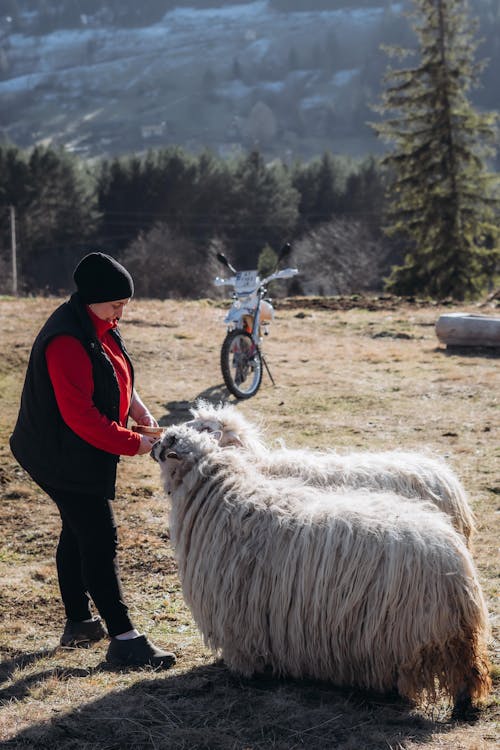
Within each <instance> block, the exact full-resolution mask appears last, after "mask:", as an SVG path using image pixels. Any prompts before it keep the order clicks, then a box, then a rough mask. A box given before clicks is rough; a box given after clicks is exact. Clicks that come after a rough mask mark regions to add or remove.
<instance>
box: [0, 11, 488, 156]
mask: <svg viewBox="0 0 500 750" xmlns="http://www.w3.org/2000/svg"><path fill="white" fill-rule="evenodd" d="M474 1H475V3H476V4H477V3H478V2H479V0H474ZM214 3H215V7H212V4H211V3H210V2H208V1H204V0H197V2H196V0H195V1H194V2H192V3H191V4H190V5H186V4H182V3H173V2H167V1H166V0H165V1H164V2H163V3H162V2H161V0H156V2H155V3H152V4H150V5H151V8H150V9H149V10H150V12H149V14H146V13H145V12H144V11H143V12H142V14H141V13H140V12H139V11H138V10H137V9H136V10H135V11H133V10H132V9H133V8H136V5H137V4H136V3H134V4H133V5H132V4H131V3H129V2H125V3H121V4H115V3H111V4H109V7H108V6H107V9H106V12H105V11H103V10H102V9H101V10H100V11H99V12H97V11H95V12H93V13H88V14H87V13H82V12H80V13H77V14H76V15H75V11H74V8H73V13H72V14H69V13H68V12H66V14H63V13H62V9H64V8H65V6H66V7H67V6H68V4H67V3H66V4H65V3H61V2H55V0H52V2H48V3H45V4H44V6H43V8H44V9H45V10H40V5H39V4H36V3H30V2H29V0H24V2H23V0H10V5H12V6H13V7H14V6H15V7H17V9H18V11H17V14H16V15H15V16H14V15H10V16H7V15H4V16H2V17H0V103H1V106H0V134H1V136H2V137H3V139H6V140H9V141H11V142H13V143H16V144H17V145H20V146H31V145H33V144H34V143H40V142H45V143H52V144H53V145H62V146H65V147H66V148H68V149H70V150H73V151H75V152H78V153H80V154H82V155H84V156H103V155H115V154H120V153H128V152H132V151H135V152H138V151H144V150H146V149H148V148H150V147H158V146H165V145H168V144H179V145H181V146H183V147H185V148H186V149H188V150H190V151H195V152H196V151H200V150H201V149H202V148H204V147H209V148H211V149H212V150H214V151H215V152H216V153H218V154H220V155H222V156H226V155H229V154H232V153H238V152H240V151H241V150H246V149H248V148H250V147H253V146H258V147H259V148H260V149H261V150H262V151H263V152H264V153H265V154H266V156H267V157H268V158H271V157H276V156H277V157H281V158H283V159H285V160H289V159H291V158H293V157H297V156H298V157H303V158H309V157H312V156H315V155H317V154H318V153H321V152H323V151H324V150H326V149H331V150H332V151H334V152H336V153H344V154H350V155H353V156H359V155H364V154H367V153H374V152H377V151H378V150H379V149H380V144H379V142H378V141H377V139H376V138H375V136H374V134H373V132H372V130H371V129H370V128H369V126H368V125H367V121H368V120H370V119H373V117H374V114H373V112H372V110H371V109H370V105H371V104H373V103H375V102H376V101H377V97H378V93H379V90H380V81H381V77H382V75H383V72H384V69H385V67H386V64H387V58H386V56H385V55H384V54H383V53H381V51H380V49H379V47H380V44H381V43H382V42H383V43H394V42H398V43H402V44H411V43H412V40H413V37H412V35H411V33H410V32H409V28H408V22H407V20H406V19H405V18H404V17H403V15H402V14H403V11H404V9H405V7H406V6H407V3H408V0H403V2H399V3H391V2H384V0H379V2H378V3H377V0H370V1H369V0H344V2H340V1H337V0H335V2H333V0H332V2H331V3H325V2H315V3H311V4H305V3H301V2H298V0H281V2H280V1H279V0H275V1H274V2H273V0H254V1H253V2H241V1H240V2H232V3H231V2H226V3H219V4H218V5H217V3H216V0H214ZM8 5H9V3H8ZM77 5H78V4H77ZM93 5H96V4H95V3H91V2H83V0H82V2H81V3H80V5H78V7H80V8H86V7H89V9H90V8H92V7H93ZM97 5H100V4H97ZM193 5H198V6H199V7H192V6H193ZM490 5H491V4H490V0H484V2H482V4H481V5H480V6H478V7H479V8H480V9H481V21H482V29H481V31H484V30H486V35H487V36H488V35H489V34H490V33H491V34H493V33H494V29H495V23H500V19H499V18H496V17H495V16H494V15H492V14H493V11H491V13H490V11H489V10H488V9H489V7H490ZM72 7H73V6H72ZM304 7H308V8H310V9H309V10H301V11H298V10H292V9H293V8H302V9H303V8H304ZM491 7H492V8H494V4H493V5H491ZM116 8H119V10H116ZM325 8H330V9H325ZM19 9H21V10H19ZM287 9H289V10H287ZM153 10H155V11H156V12H155V13H153ZM163 11H164V12H163ZM492 19H493V21H494V24H493V26H492V24H491V21H492ZM488 38H489V36H488ZM492 38H493V37H492ZM489 46H491V50H490V48H489ZM489 46H488V45H487V47H488V48H487V50H486V51H487V52H488V54H489V55H490V58H491V59H490V66H491V68H492V70H494V69H495V67H498V64H499V60H500V48H499V47H498V45H497V46H496V47H495V46H494V45H493V42H492V45H489ZM479 103H480V104H483V105H486V106H490V107H491V106H494V107H495V108H500V104H499V102H498V89H497V87H496V84H495V82H494V81H493V78H492V80H491V84H490V82H489V78H488V79H487V80H486V85H485V89H484V90H483V91H482V92H481V94H480V99H479Z"/></svg>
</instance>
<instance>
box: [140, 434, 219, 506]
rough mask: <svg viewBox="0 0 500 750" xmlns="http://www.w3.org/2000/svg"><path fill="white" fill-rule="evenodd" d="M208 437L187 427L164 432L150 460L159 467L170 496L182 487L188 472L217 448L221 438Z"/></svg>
mask: <svg viewBox="0 0 500 750" xmlns="http://www.w3.org/2000/svg"><path fill="white" fill-rule="evenodd" d="M214 437H215V441H214V439H213V438H212V437H211V436H208V435H205V434H203V433H200V432H198V431H197V430H194V429H192V428H191V427H189V426H188V424H184V425H174V426H173V427H169V428H168V429H167V430H165V432H164V434H163V437H162V438H161V440H159V441H158V442H157V443H155V444H154V446H153V449H152V451H151V456H152V458H154V460H155V461H157V462H158V464H159V465H160V471H161V474H162V479H163V483H164V487H165V490H166V491H167V492H168V493H169V494H170V493H172V492H173V491H174V490H176V489H177V487H179V485H180V484H181V483H182V481H183V479H184V477H185V476H186V474H188V472H189V471H190V470H191V469H192V468H193V467H194V466H195V465H196V464H197V463H199V462H200V461H202V460H203V459H204V458H206V456H207V455H208V454H209V453H210V452H212V451H213V450H214V449H215V448H216V447H217V440H218V439H219V435H217V434H216V433H215V434H214Z"/></svg>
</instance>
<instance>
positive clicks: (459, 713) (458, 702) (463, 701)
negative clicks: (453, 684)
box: [451, 684, 479, 721]
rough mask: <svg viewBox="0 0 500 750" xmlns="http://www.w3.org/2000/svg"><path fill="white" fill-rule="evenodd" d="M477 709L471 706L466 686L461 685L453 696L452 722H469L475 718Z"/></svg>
mask: <svg viewBox="0 0 500 750" xmlns="http://www.w3.org/2000/svg"><path fill="white" fill-rule="evenodd" d="M478 713H479V709H478V708H477V707H476V706H474V705H473V703H472V698H471V694H470V690H469V687H468V685H466V684H465V685H463V686H462V687H461V688H460V690H459V691H458V693H457V694H456V696H455V701H454V706H453V712H452V714H451V718H452V719H453V721H471V720H474V719H475V718H477V715H478Z"/></svg>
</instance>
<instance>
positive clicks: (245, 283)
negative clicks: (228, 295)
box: [214, 243, 298, 399]
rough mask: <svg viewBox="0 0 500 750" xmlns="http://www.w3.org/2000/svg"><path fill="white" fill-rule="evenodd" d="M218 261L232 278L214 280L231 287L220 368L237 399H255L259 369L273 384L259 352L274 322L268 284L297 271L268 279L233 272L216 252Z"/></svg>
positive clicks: (284, 251) (286, 270)
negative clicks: (263, 368) (267, 295)
mask: <svg viewBox="0 0 500 750" xmlns="http://www.w3.org/2000/svg"><path fill="white" fill-rule="evenodd" d="M291 249H292V248H291V245H290V244H289V243H286V245H284V246H283V247H282V248H281V250H280V252H279V255H278V262H277V265H276V268H277V267H278V265H279V264H280V262H281V261H282V260H283V259H284V258H285V257H286V256H288V255H289V254H290V252H291ZM217 260H218V261H219V262H220V263H222V264H223V265H224V266H225V267H226V268H227V269H228V270H229V271H231V273H232V274H233V276H232V277H231V278H229V279H222V278H220V277H219V276H217V277H216V278H215V279H214V284H215V285H216V286H232V287H233V288H234V292H233V303H232V305H231V307H230V309H229V312H228V313H227V315H226V317H225V318H224V323H225V324H226V325H227V334H226V337H225V339H224V341H223V343H222V348H221V353H220V365H221V370H222V377H223V378H224V383H225V384H226V387H227V389H228V391H229V392H230V393H232V394H233V396H236V398H240V399H246V398H250V397H251V396H254V395H255V394H256V393H257V391H258V390H259V388H260V384H261V382H262V366H263V365H264V367H265V368H266V371H267V373H268V375H269V377H270V379H271V382H272V384H273V385H274V379H273V376H272V375H271V371H270V370H269V367H268V365H267V362H266V360H265V358H264V354H263V352H262V340H263V336H267V335H268V333H269V325H270V323H271V321H272V320H273V319H274V309H273V305H272V302H271V300H270V299H266V294H267V284H269V282H271V281H275V280H276V279H290V278H292V276H296V274H298V270H297V269H296V268H283V269H282V270H281V271H278V270H276V271H274V273H272V274H270V276H266V277H265V278H264V279H260V278H259V275H258V271H256V270H252V271H236V269H235V268H234V267H233V266H232V265H231V263H230V262H229V261H228V259H227V258H226V256H225V255H223V253H217Z"/></svg>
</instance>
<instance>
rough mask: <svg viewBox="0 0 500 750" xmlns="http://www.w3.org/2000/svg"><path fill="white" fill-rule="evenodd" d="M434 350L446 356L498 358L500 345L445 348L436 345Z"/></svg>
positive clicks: (449, 346) (450, 346)
mask: <svg viewBox="0 0 500 750" xmlns="http://www.w3.org/2000/svg"><path fill="white" fill-rule="evenodd" d="M436 351H437V352H439V353H441V354H444V355H445V356H447V357H470V358H473V357H481V358H482V359H499V358H500V347H492V346H452V345H450V344H448V346H447V347H446V349H442V348H441V347H436Z"/></svg>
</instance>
